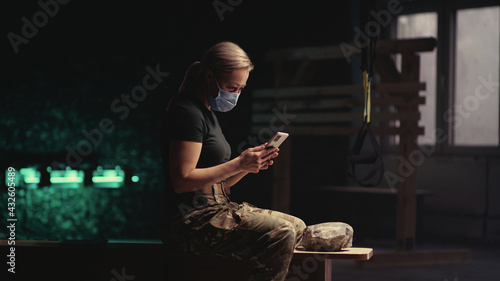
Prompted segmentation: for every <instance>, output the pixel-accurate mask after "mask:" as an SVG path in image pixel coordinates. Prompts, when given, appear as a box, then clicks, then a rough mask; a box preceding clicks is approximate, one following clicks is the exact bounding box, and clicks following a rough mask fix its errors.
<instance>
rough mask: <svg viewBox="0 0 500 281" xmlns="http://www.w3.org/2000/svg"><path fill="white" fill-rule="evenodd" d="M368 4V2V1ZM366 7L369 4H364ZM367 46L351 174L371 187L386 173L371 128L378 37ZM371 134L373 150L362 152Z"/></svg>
mask: <svg viewBox="0 0 500 281" xmlns="http://www.w3.org/2000/svg"><path fill="white" fill-rule="evenodd" d="M375 3H376V1H371V4H372V5H373V6H371V7H372V8H373V9H372V10H373V11H374V7H375V6H374V5H375ZM367 4H368V3H367ZM363 7H364V8H366V7H368V5H364V6H363ZM366 16H367V17H368V18H367V20H366V22H365V25H364V26H366V23H367V22H368V21H369V20H370V17H371V16H370V15H369V13H368V12H367V11H366V9H361V18H364V17H366ZM367 43H368V44H366V45H367V46H366V47H363V48H362V49H361V70H362V71H363V91H364V98H365V106H364V110H363V125H362V126H361V129H360V130H359V132H358V135H357V137H356V140H355V142H354V146H353V149H352V152H351V159H350V165H351V167H350V171H349V176H350V177H351V178H353V179H354V180H355V181H356V182H357V183H358V184H360V185H361V186H365V187H369V186H376V185H378V184H379V183H380V181H381V180H382V177H383V175H384V170H385V169H384V162H383V161H382V150H381V149H380V146H379V144H378V142H377V138H375V135H374V134H373V132H372V129H371V120H370V114H371V80H372V77H373V62H374V60H375V47H376V44H377V37H376V36H373V37H370V40H369V42H367ZM367 135H368V136H369V139H370V142H371V145H372V148H373V151H372V152H367V153H361V150H362V148H363V143H364V142H365V138H366V136H367ZM366 164H368V165H371V168H370V170H369V171H368V173H367V174H366V175H365V176H364V177H362V178H360V176H359V174H358V175H357V174H356V166H357V165H366Z"/></svg>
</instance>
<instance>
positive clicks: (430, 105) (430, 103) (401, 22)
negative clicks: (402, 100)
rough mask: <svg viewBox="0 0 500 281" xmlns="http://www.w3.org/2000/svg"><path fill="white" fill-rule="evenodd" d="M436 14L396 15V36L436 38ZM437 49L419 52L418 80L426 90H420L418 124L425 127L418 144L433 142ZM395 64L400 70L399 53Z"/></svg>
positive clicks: (400, 37)
mask: <svg viewBox="0 0 500 281" xmlns="http://www.w3.org/2000/svg"><path fill="white" fill-rule="evenodd" d="M437 24H438V15H437V13H435V12H431V13H419V14H411V15H403V16H399V17H398V23H397V38H398V39H406V38H417V37H434V38H437ZM436 60H437V50H436V49H434V50H433V51H432V52H422V53H420V81H421V82H425V83H426V85H427V86H426V88H427V89H426V90H425V91H420V95H421V96H425V97H426V101H425V105H421V106H419V110H420V113H421V118H420V122H419V125H420V126H423V127H424V128H425V135H423V136H419V137H418V143H419V144H434V143H435V136H434V135H433V133H434V132H435V129H436V77H437V76H436V75H437V74H436V71H437V70H436V66H437V61H436ZM396 65H397V67H398V69H399V70H400V71H401V55H398V56H396Z"/></svg>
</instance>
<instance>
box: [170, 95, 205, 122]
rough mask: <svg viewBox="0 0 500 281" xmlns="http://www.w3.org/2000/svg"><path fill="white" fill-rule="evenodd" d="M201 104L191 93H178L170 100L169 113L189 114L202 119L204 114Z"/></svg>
mask: <svg viewBox="0 0 500 281" xmlns="http://www.w3.org/2000/svg"><path fill="white" fill-rule="evenodd" d="M205 110H206V108H204V106H203V104H202V103H201V102H200V101H198V100H197V99H196V97H194V96H191V95H179V96H177V97H175V98H174V100H172V102H171V103H170V106H169V109H168V111H169V113H170V114H174V115H177V116H191V117H195V118H200V119H203V118H204V116H205V114H204V111H205Z"/></svg>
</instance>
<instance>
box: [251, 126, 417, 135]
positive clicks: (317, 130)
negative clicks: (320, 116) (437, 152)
mask: <svg viewBox="0 0 500 281" xmlns="http://www.w3.org/2000/svg"><path fill="white" fill-rule="evenodd" d="M360 124H361V123H360ZM360 126H361V125H359V126H354V125H350V126H288V127H286V130H287V132H289V133H290V134H291V135H294V136H312V135H316V136H339V135H356V134H357V133H358V131H359V128H360ZM264 128H268V127H266V125H264V124H263V125H262V126H254V127H252V133H254V134H257V133H258V132H259V131H260V130H261V129H264ZM372 131H373V133H374V134H375V135H378V136H382V135H383V136H395V135H401V134H404V133H405V132H406V131H407V129H406V128H400V127H378V126H377V127H372ZM417 133H418V134H419V135H423V134H424V128H423V127H418V128H417Z"/></svg>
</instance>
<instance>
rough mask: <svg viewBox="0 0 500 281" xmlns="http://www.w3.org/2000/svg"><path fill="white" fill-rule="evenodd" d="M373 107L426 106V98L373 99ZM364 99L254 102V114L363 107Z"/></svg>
mask: <svg viewBox="0 0 500 281" xmlns="http://www.w3.org/2000/svg"><path fill="white" fill-rule="evenodd" d="M371 102H372V106H391V105H393V106H402V105H404V106H413V105H421V104H425V97H416V98H413V99H411V100H407V99H405V98H403V97H372V99H371ZM363 106H364V99H362V98H358V99H352V98H340V99H307V100H306V99H304V100H281V99H280V100H278V101H276V102H274V101H263V102H254V103H253V107H252V108H253V111H254V112H263V111H267V112H270V111H271V110H272V109H273V108H285V107H286V110H287V112H291V113H292V112H295V111H298V110H315V109H321V110H326V109H337V108H342V107H351V108H352V107H363Z"/></svg>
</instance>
